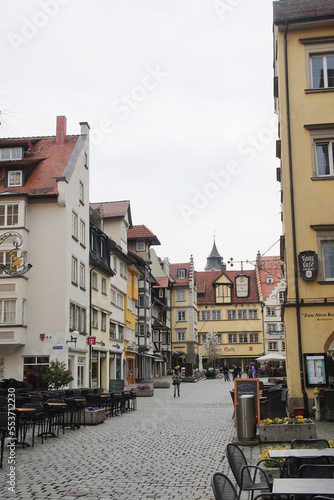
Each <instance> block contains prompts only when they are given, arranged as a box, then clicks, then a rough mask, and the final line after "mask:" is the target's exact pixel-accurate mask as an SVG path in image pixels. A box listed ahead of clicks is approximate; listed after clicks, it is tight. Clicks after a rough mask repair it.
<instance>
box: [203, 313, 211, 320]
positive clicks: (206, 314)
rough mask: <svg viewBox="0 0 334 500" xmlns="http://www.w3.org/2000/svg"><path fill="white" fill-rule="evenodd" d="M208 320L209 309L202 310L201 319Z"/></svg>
mask: <svg viewBox="0 0 334 500" xmlns="http://www.w3.org/2000/svg"><path fill="white" fill-rule="evenodd" d="M209 320H210V311H202V321H209Z"/></svg>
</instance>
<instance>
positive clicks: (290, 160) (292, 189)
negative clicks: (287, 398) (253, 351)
mask: <svg viewBox="0 0 334 500" xmlns="http://www.w3.org/2000/svg"><path fill="white" fill-rule="evenodd" d="M287 37H288V22H285V30H284V64H285V95H286V115H287V132H288V154H289V179H290V203H291V224H292V246H293V267H294V282H295V294H296V319H297V336H298V355H299V369H300V382H301V388H302V393H303V397H304V408H305V416H306V417H307V416H308V401H307V393H306V391H305V382H304V367H303V351H302V336H301V325H300V304H299V285H298V258H297V242H296V220H295V200H294V187H293V171H292V150H291V123H290V98H289V70H288V40H287Z"/></svg>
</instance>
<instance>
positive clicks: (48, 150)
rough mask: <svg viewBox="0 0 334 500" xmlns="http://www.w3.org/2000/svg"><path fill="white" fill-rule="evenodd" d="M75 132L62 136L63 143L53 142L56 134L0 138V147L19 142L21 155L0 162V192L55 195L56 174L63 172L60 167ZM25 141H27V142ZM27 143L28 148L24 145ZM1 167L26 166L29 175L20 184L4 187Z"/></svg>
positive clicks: (71, 146)
mask: <svg viewBox="0 0 334 500" xmlns="http://www.w3.org/2000/svg"><path fill="white" fill-rule="evenodd" d="M78 138H79V136H77V135H75V136H73V135H70V136H67V137H66V141H65V144H63V145H62V146H56V137H55V136H48V137H23V138H15V139H0V148H4V147H14V146H23V147H24V149H25V155H24V158H23V159H22V160H17V161H10V162H1V163H0V179H1V180H0V194H3V193H22V194H27V195H29V196H41V195H57V194H58V185H57V184H58V183H57V178H58V177H62V176H63V175H64V170H65V168H66V165H67V163H68V161H69V159H70V157H71V154H72V152H73V149H74V147H75V145H76V143H77V141H78ZM28 142H29V143H30V144H29V145H28ZM29 147H31V148H32V150H33V152H31V150H28V148H29ZM4 168H6V170H7V169H18V168H19V169H21V168H22V170H28V169H29V170H30V169H31V175H30V177H29V179H28V180H27V181H26V182H25V185H24V186H21V187H5V184H4V175H3V173H4Z"/></svg>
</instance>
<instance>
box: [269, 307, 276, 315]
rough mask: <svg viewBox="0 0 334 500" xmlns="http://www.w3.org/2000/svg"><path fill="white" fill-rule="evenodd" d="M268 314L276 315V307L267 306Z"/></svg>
mask: <svg viewBox="0 0 334 500" xmlns="http://www.w3.org/2000/svg"><path fill="white" fill-rule="evenodd" d="M267 316H270V317H273V316H276V307H269V306H268V307H267Z"/></svg>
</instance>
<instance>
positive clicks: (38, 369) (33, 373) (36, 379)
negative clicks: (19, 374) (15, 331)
mask: <svg viewBox="0 0 334 500" xmlns="http://www.w3.org/2000/svg"><path fill="white" fill-rule="evenodd" d="M48 366H49V356H24V358H23V379H24V380H25V381H26V382H28V383H29V384H30V385H32V386H33V388H34V389H47V388H48V387H47V384H46V383H45V382H44V381H43V375H44V373H45V370H46V369H47V368H48Z"/></svg>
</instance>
